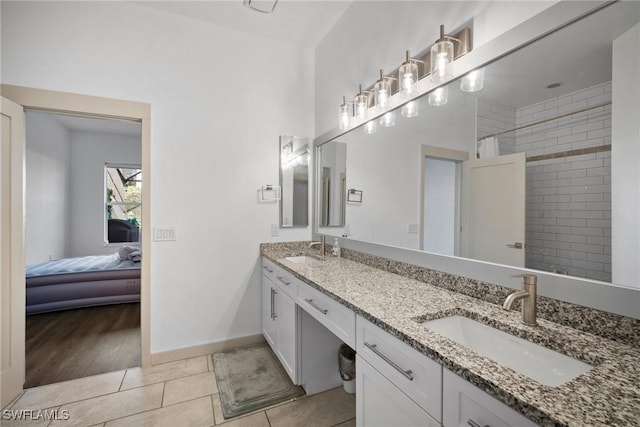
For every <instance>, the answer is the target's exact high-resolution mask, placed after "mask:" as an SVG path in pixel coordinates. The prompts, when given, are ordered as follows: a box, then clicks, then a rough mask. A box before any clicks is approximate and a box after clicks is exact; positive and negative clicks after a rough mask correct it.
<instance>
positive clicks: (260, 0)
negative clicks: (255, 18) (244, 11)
mask: <svg viewBox="0 0 640 427" xmlns="http://www.w3.org/2000/svg"><path fill="white" fill-rule="evenodd" d="M243 4H244V5H245V6H246V7H248V8H249V9H251V10H255V11H256V12H260V13H272V12H273V11H274V10H275V9H276V5H277V4H278V0H244V2H243Z"/></svg>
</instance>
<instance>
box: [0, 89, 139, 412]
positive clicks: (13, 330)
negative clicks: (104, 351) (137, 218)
mask: <svg viewBox="0 0 640 427" xmlns="http://www.w3.org/2000/svg"><path fill="white" fill-rule="evenodd" d="M2 96H3V101H4V98H7V99H8V100H10V101H13V103H15V104H17V105H18V106H20V107H21V108H22V109H33V110H40V111H49V112H58V113H65V114H72V115H79V116H88V117H100V118H110V119H120V120H131V121H136V122H139V123H140V125H141V140H142V168H143V169H145V170H146V171H149V170H150V167H149V166H150V160H151V156H150V143H151V141H150V112H151V108H150V105H149V104H146V103H139V102H132V101H122V100H116V99H110V98H100V97H93V96H86V95H77V94H69V93H63V92H55V91H47V90H40V89H32V88H25V87H18V86H10V85H2ZM3 114H4V103H3ZM22 116H24V114H22ZM18 119H19V120H23V119H24V117H22V118H20V117H18ZM10 143H11V144H12V146H11V148H12V150H11V151H10V152H11V153H12V154H11V156H12V158H11V162H10V163H11V165H12V166H14V170H12V171H11V181H10V183H9V185H8V188H10V189H11V194H12V195H18V196H19V195H20V194H23V192H24V182H23V181H22V175H23V174H24V166H23V165H24V130H23V131H22V136H21V137H20V135H19V134H16V135H15V137H12V139H11V141H10ZM4 144H5V140H4V138H3V150H4ZM143 185H144V188H146V189H147V191H145V193H144V195H143V204H144V205H146V206H150V205H151V204H150V191H148V190H149V189H150V174H149V173H146V174H145V175H144V176H143ZM10 196H11V195H10ZM18 196H16V197H13V196H11V197H7V198H5V197H4V196H3V204H4V201H8V202H9V205H8V206H6V209H5V210H4V211H3V212H8V213H10V214H11V217H10V218H8V219H7V220H6V221H5V217H4V216H3V221H5V222H11V221H12V220H15V221H17V222H20V224H21V226H20V227H19V229H20V230H23V226H22V222H21V221H18V220H19V219H20V218H21V217H23V216H24V201H23V199H22V197H18ZM142 215H143V222H144V223H146V224H150V223H151V221H150V212H149V210H148V209H146V210H143V214H142ZM12 237H15V238H12V239H11V240H10V242H9V243H8V244H7V245H6V248H3V251H2V254H3V257H2V270H3V271H10V267H11V266H12V265H20V266H22V267H21V268H20V269H16V270H21V274H17V273H16V274H11V275H10V277H6V278H5V277H3V281H2V292H3V295H5V294H10V295H19V294H20V293H21V292H22V295H24V267H23V263H21V261H20V260H23V259H24V256H25V253H24V249H23V245H24V237H23V236H21V233H14V234H12ZM3 240H4V239H3ZM150 243H151V229H150V227H144V228H142V229H141V247H142V248H143V250H144V251H145V256H144V257H143V258H142V261H141V279H140V337H141V364H142V366H143V367H144V366H150V365H151V346H150V283H151V282H150V257H151V247H150ZM5 249H6V250H5ZM5 268H6V270H5ZM5 279H6V280H5ZM4 301H5V300H4V299H3V302H4ZM25 309H26V307H25V302H24V298H22V299H20V298H15V299H13V300H11V305H10V310H11V312H12V313H15V314H17V315H20V314H22V318H23V319H24V313H25ZM3 311H4V310H3ZM3 326H5V324H3ZM22 326H24V323H22ZM2 334H3V336H2V339H3V343H4V342H22V343H23V344H24V342H25V331H24V327H22V328H20V324H19V323H15V327H14V324H13V323H12V324H11V327H4V328H3V330H2ZM18 347H19V346H14V348H16V349H17V350H18V351H16V352H14V353H12V356H14V357H13V358H12V359H11V363H10V364H6V363H3V366H2V391H3V393H2V406H4V405H5V404H6V403H8V402H9V401H11V399H13V398H14V397H15V396H17V395H18V394H19V393H20V392H21V391H22V386H23V384H24V378H25V372H24V366H25V365H24V346H22V349H23V350H22V351H19V348H18ZM9 378H11V379H14V378H17V380H16V381H13V380H12V381H9V380H7V381H5V379H9Z"/></svg>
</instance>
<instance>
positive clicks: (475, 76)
mask: <svg viewBox="0 0 640 427" xmlns="http://www.w3.org/2000/svg"><path fill="white" fill-rule="evenodd" d="M483 86H484V68H480V69H478V70H473V71H472V72H470V73H468V74H467V75H465V76H464V77H463V78H462V80H460V90H461V91H463V92H476V91H479V90H480V89H482V87H483Z"/></svg>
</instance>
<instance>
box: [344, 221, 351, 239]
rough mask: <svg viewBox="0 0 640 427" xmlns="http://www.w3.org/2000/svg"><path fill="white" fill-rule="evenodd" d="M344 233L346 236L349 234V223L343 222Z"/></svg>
mask: <svg viewBox="0 0 640 427" xmlns="http://www.w3.org/2000/svg"><path fill="white" fill-rule="evenodd" d="M344 234H346V235H347V236H348V235H350V234H351V225H350V224H345V225H344Z"/></svg>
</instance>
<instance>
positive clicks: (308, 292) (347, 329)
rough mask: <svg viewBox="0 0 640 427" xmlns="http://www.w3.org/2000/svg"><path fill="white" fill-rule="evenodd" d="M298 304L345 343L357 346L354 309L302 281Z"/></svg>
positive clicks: (299, 288) (299, 287)
mask: <svg viewBox="0 0 640 427" xmlns="http://www.w3.org/2000/svg"><path fill="white" fill-rule="evenodd" d="M298 305H299V306H300V307H302V308H303V309H304V311H306V312H307V313H309V314H310V315H311V316H313V317H314V318H315V319H316V320H318V321H319V322H320V323H322V324H323V325H324V326H325V327H326V328H327V329H329V330H330V331H331V332H333V333H334V334H335V335H336V336H337V337H338V338H340V339H341V340H342V341H343V342H344V343H345V344H347V345H348V346H349V347H351V348H355V344H356V343H355V341H356V340H355V335H356V334H355V333H356V315H355V313H354V312H353V311H351V310H349V309H348V308H347V307H345V306H343V305H342V304H340V303H339V302H337V301H335V300H333V299H331V298H330V297H328V296H327V295H325V294H323V293H322V292H320V291H317V290H315V289H313V288H312V287H311V286H309V285H306V284H302V283H301V284H300V285H299V286H298Z"/></svg>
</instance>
